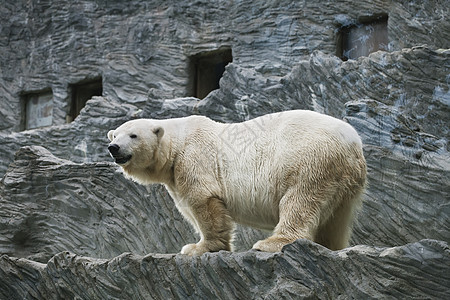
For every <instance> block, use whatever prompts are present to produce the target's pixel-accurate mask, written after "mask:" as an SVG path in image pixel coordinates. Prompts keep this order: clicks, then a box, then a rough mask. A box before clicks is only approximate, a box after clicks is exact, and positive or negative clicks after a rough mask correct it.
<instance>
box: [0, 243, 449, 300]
mask: <svg viewBox="0 0 450 300" xmlns="http://www.w3.org/2000/svg"><path fill="white" fill-rule="evenodd" d="M449 260H450V249H449V247H448V244H447V243H445V242H439V241H435V240H422V241H419V242H416V243H412V244H407V245H404V246H400V247H394V248H375V247H368V246H355V247H350V248H347V249H344V250H341V251H336V252H333V251H330V250H328V249H326V248H323V247H321V246H319V245H317V244H313V243H311V242H309V241H307V240H298V241H296V242H295V243H293V244H290V245H288V246H286V247H284V248H283V251H282V252H280V253H275V254H272V253H262V252H255V251H248V252H242V253H230V252H224V251H221V252H218V253H206V254H204V255H202V256H200V257H196V258H190V257H187V256H185V255H180V254H177V255H173V254H172V255H168V254H148V255H146V256H139V255H135V254H131V253H124V254H122V255H120V256H117V257H115V258H113V259H94V258H89V257H82V256H78V255H75V254H73V253H70V252H61V253H59V254H57V255H55V256H54V257H53V258H52V259H51V260H50V261H49V262H48V263H47V264H41V263H37V262H34V261H31V260H27V259H17V258H10V257H8V256H6V255H4V256H1V257H0V276H1V277H2V278H7V280H6V281H5V280H2V281H1V282H0V296H1V297H2V298H5V299H11V298H16V299H28V298H34V299H36V298H37V299H74V298H78V299H80V298H81V299H106V298H108V299H187V298H195V299H262V298H264V299H387V298H389V299H405V298H415V299H445V298H446V297H447V296H448V292H449V286H450V275H449V274H450V273H449V272H448V270H449V267H448V261H449Z"/></svg>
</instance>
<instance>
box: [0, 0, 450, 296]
mask: <svg viewBox="0 0 450 300" xmlns="http://www.w3.org/2000/svg"><path fill="white" fill-rule="evenodd" d="M446 2H448V1H416V2H411V1H366V2H362V3H355V2H354V1H333V2H331V1H314V2H311V1H276V2H273V1H272V2H267V1H256V2H255V1H251V2H248V1H233V2H224V1H196V2H190V1H173V2H172V1H159V2H158V1H150V2H147V1H128V2H123V1H105V2H102V1H75V2H74V1H58V2H54V1H47V2H42V1H14V2H13V1H9V0H8V1H6V2H5V3H4V5H2V6H0V16H1V23H0V32H1V34H0V53H1V58H0V157H1V159H0V176H3V178H2V180H1V182H0V253H1V254H3V255H2V256H1V258H0V278H2V280H1V281H0V298H6V299H10V298H12V299H14V298H17V299H23V298H25V299H28V298H38V299H53V298H55V299H58V298H77V297H78V298H80V297H81V298H87V299H104V298H113V299H124V298H140V297H141V298H175V299H176V298H186V297H197V298H211V297H217V298H227V299H229V298H261V297H267V298H277V299H278V298H282V297H285V298H288V299H289V298H298V297H301V298H308V297H309V298H319V299H327V298H333V299H334V298H344V299H346V298H408V297H415V298H435V299H443V298H445V296H446V295H447V294H449V292H450V278H449V277H448V274H449V273H450V272H449V267H448V261H449V248H448V242H449V241H450V234H449V232H450V228H449V227H450V224H449V222H448V220H449V219H450V209H449V202H448V195H449V194H450V177H449V174H450V172H449V170H450V154H449V150H450V146H449V142H448V141H449V126H448V124H449V116H450V108H449V106H450V94H449V84H448V78H449V74H450V72H449V68H450V63H449V56H450V51H449V50H448V48H449V44H448V41H449V34H450V33H449V32H450V22H449V21H448V20H447V19H448V18H447V16H448V15H449V8H448V7H450V6H449V5H446ZM377 15H388V35H389V45H388V49H389V52H377V53H373V54H371V55H370V56H368V57H361V58H359V59H357V60H349V61H347V62H342V61H341V59H339V58H338V57H337V56H336V55H335V54H336V48H337V43H338V33H339V30H340V28H342V27H343V26H347V25H350V24H353V23H355V22H358V21H362V20H364V19H367V18H370V17H373V16H377ZM223 46H226V47H231V48H232V51H233V63H231V64H229V65H228V66H227V67H226V71H225V73H224V75H223V77H222V79H221V81H220V89H218V90H215V91H213V92H211V93H210V94H209V95H208V96H207V97H206V98H205V99H203V100H199V99H196V98H193V97H187V96H190V95H191V94H190V93H191V90H192V88H191V81H192V79H191V78H190V77H189V76H190V73H189V57H190V56H192V55H195V54H198V53H201V52H203V51H210V50H215V49H218V48H220V47H223ZM440 48H442V49H440ZM98 76H102V80H103V97H94V98H93V99H92V100H90V101H88V103H87V104H86V107H85V108H84V109H83V110H82V111H81V114H80V116H79V117H78V118H77V119H76V120H75V121H74V122H72V123H69V124H65V118H66V115H67V114H68V112H69V103H70V84H73V83H76V82H79V81H81V80H84V79H89V78H97V77H98ZM48 87H50V88H51V89H52V91H53V95H54V111H53V123H54V126H51V127H46V128H41V129H34V130H27V131H22V132H18V130H19V127H20V98H21V93H23V92H29V91H38V90H42V89H45V88H48ZM289 109H310V110H315V111H319V112H323V113H326V114H329V115H333V116H335V117H338V118H344V119H345V120H347V121H348V122H349V123H350V124H351V125H352V126H354V127H355V128H356V130H357V131H358V132H359V134H360V135H361V137H362V139H363V143H364V152H365V156H366V159H367V163H368V167H369V185H368V189H367V192H366V194H365V197H364V198H365V199H364V200H365V201H364V205H363V208H362V210H361V212H360V215H359V218H358V222H357V223H356V224H355V228H354V234H353V237H352V241H351V244H352V245H357V246H354V247H351V248H348V249H344V250H342V251H337V252H332V251H328V250H326V249H324V248H322V247H320V246H318V245H316V244H313V243H311V242H308V241H302V240H299V241H297V242H296V243H294V244H292V245H290V246H287V247H286V248H285V249H284V250H283V252H282V253H277V254H265V253H257V252H253V251H246V250H248V249H249V248H250V247H251V245H252V244H253V243H254V242H255V241H256V240H258V239H261V238H262V237H264V236H265V235H267V233H264V232H260V231H257V230H254V229H250V228H246V227H240V226H238V228H237V230H236V237H235V240H236V241H235V246H236V253H229V252H220V253H212V254H206V255H204V256H202V257H199V258H194V259H191V258H188V257H184V256H182V255H172V254H171V255H163V254H154V253H176V252H178V251H179V250H180V248H181V247H182V246H183V245H184V244H185V243H188V242H193V241H195V240H196V239H197V237H196V236H195V234H194V233H193V230H192V228H191V227H190V226H189V225H188V224H187V222H185V221H184V220H183V219H182V218H181V216H180V215H179V213H178V211H177V210H176V209H175V208H174V205H173V202H172V200H171V199H170V197H169V196H168V194H167V192H166V191H165V190H164V188H163V187H162V186H158V185H155V186H149V187H144V186H139V185H137V184H135V183H133V182H130V181H128V180H126V179H125V178H124V177H123V176H122V174H120V172H119V171H118V169H117V167H116V166H114V165H113V164H112V163H111V160H110V158H109V156H108V154H107V151H106V145H107V143H108V141H107V138H106V133H107V132H108V130H110V129H112V128H115V127H117V126H118V125H120V124H122V123H123V122H125V121H127V120H130V119H133V118H140V117H150V118H171V117H180V116H186V115H191V114H201V115H206V116H209V117H211V118H212V119H214V120H217V121H221V122H238V121H243V120H247V119H251V118H254V117H256V116H259V115H263V114H266V113H270V112H275V111H284V110H289ZM430 239H432V240H430ZM362 245H365V246H362ZM379 247H385V248H379ZM62 251H69V252H62ZM123 252H131V253H132V254H123V255H122V253H123ZM58 253H59V254H58ZM149 253H150V254H149Z"/></svg>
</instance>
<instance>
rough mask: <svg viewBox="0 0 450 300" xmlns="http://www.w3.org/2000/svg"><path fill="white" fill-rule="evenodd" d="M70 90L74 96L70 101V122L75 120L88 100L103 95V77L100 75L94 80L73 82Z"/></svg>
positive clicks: (68, 119)
mask: <svg viewBox="0 0 450 300" xmlns="http://www.w3.org/2000/svg"><path fill="white" fill-rule="evenodd" d="M70 90H71V95H72V98H71V103H70V113H69V115H68V116H67V122H68V123H69V122H72V121H73V120H75V118H76V117H77V116H78V115H79V114H80V111H81V110H82V109H83V107H84V106H85V105H86V102H87V101H88V100H90V99H91V98H92V97H94V96H102V94H103V85H102V78H101V77H100V78H96V79H93V80H89V81H82V82H79V83H76V84H72V85H70Z"/></svg>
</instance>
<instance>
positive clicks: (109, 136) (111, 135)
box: [108, 130, 114, 142]
mask: <svg viewBox="0 0 450 300" xmlns="http://www.w3.org/2000/svg"><path fill="white" fill-rule="evenodd" d="M108 139H109V141H111V142H112V140H113V139H114V130H110V131H109V132H108Z"/></svg>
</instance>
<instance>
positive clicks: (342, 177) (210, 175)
mask: <svg viewBox="0 0 450 300" xmlns="http://www.w3.org/2000/svg"><path fill="white" fill-rule="evenodd" d="M108 138H109V140H110V141H111V143H110V144H109V146H108V150H109V152H110V154H111V156H112V157H113V158H114V160H115V162H116V163H117V164H119V165H120V166H121V167H122V168H123V171H124V174H125V175H126V176H127V177H130V178H131V179H133V180H134V181H136V182H138V183H141V184H151V183H162V184H164V185H165V186H166V188H167V190H168V191H169V193H170V195H171V196H172V198H173V199H174V201H175V205H176V207H177V208H178V210H179V211H180V212H181V214H182V215H183V216H184V217H185V218H186V219H187V220H188V221H189V222H190V223H191V224H192V226H193V227H194V228H195V230H196V231H197V232H198V233H199V235H200V241H199V242H198V243H196V244H188V245H185V246H184V247H183V248H182V249H181V253H183V254H188V255H200V254H202V253H205V252H209V251H219V250H229V251H231V249H232V245H231V240H232V235H233V229H234V224H235V223H240V224H243V225H249V226H252V227H255V228H259V229H263V230H270V231H272V232H273V233H272V235H271V236H270V237H268V238H267V239H265V240H261V241H258V242H257V243H256V244H255V245H254V246H253V248H254V249H256V250H260V251H268V252H278V251H281V248H282V247H283V246H284V245H286V244H289V243H291V242H293V241H295V240H296V239H299V238H304V239H310V240H312V241H315V242H317V243H320V244H322V245H323V246H325V247H328V248H329V249H332V250H337V249H342V248H344V247H346V246H348V240H349V237H350V233H351V227H352V222H353V219H354V215H355V211H356V209H357V208H358V207H359V206H360V203H361V195H362V193H363V191H364V187H365V182H366V162H365V159H364V156H363V150H362V143H361V139H360V137H359V136H358V134H357V132H356V131H355V129H354V128H353V127H351V126H350V125H349V124H348V123H346V122H344V121H341V120H338V119H336V118H333V117H330V116H327V115H323V114H319V113H317V112H313V111H307V110H294V111H285V112H281V113H273V114H268V115H265V116H261V117H258V118H255V119H252V120H249V121H246V122H242V123H234V124H223V123H218V122H215V121H213V120H211V119H209V118H207V117H204V116H190V117H185V118H176V119H167V120H153V119H138V120H132V121H128V122H126V123H124V124H123V125H121V126H120V127H118V128H117V129H116V130H111V131H109V132H108Z"/></svg>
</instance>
